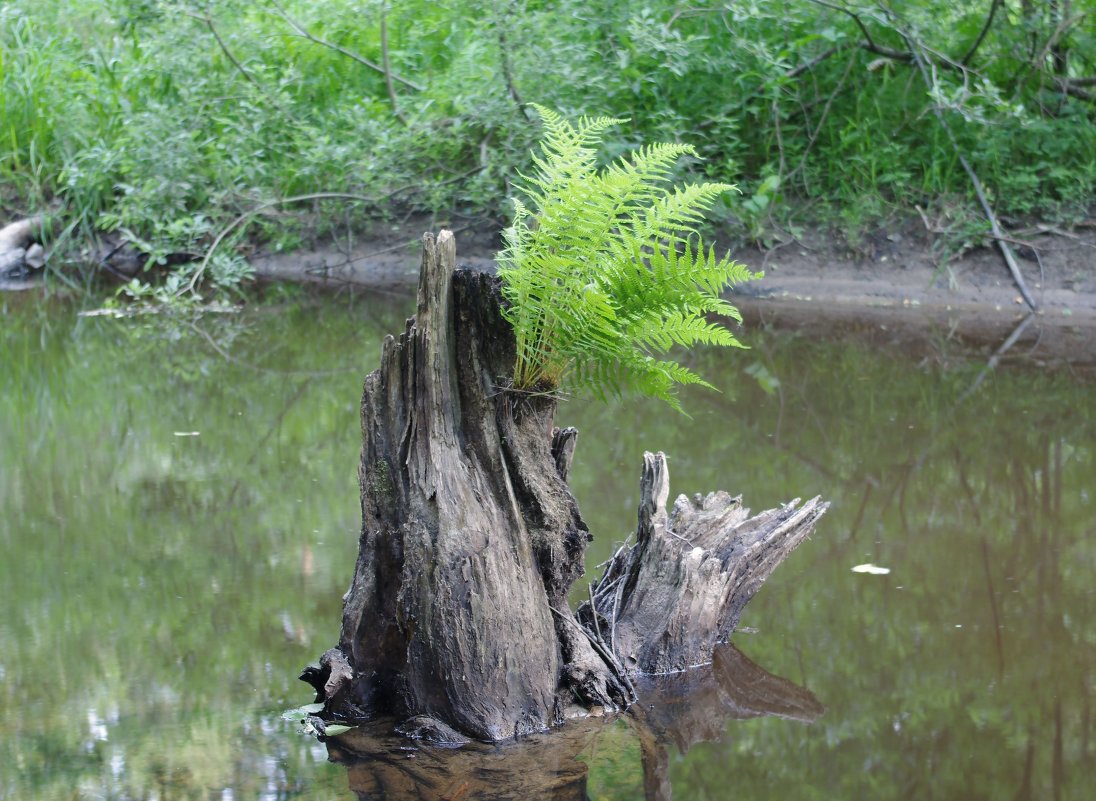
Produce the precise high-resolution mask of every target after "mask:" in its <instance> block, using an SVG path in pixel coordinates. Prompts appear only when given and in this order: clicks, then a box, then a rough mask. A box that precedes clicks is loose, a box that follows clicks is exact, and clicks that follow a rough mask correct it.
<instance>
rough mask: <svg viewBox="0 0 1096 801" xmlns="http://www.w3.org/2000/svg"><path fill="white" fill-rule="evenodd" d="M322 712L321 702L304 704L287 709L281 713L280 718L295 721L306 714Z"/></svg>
mask: <svg viewBox="0 0 1096 801" xmlns="http://www.w3.org/2000/svg"><path fill="white" fill-rule="evenodd" d="M320 712H323V704H305V705H304V706H299V707H296V708H295V709H287V710H286V711H285V712H283V713H282V720H290V721H296V720H300V719H301V718H303V717H307V716H308V715H318V714H319V713H320Z"/></svg>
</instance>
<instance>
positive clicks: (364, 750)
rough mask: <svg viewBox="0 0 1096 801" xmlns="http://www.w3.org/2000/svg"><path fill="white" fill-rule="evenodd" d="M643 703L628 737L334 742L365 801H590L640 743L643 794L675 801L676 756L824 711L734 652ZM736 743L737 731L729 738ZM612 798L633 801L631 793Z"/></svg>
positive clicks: (664, 685) (660, 683)
mask: <svg viewBox="0 0 1096 801" xmlns="http://www.w3.org/2000/svg"><path fill="white" fill-rule="evenodd" d="M639 694H640V702H639V703H638V704H637V705H636V706H635V707H634V708H633V709H632V710H631V711H630V712H629V713H628V714H627V715H625V716H623V717H622V718H620V719H619V721H621V722H624V723H625V724H626V725H627V733H625V734H624V735H623V736H622V732H621V731H620V730H619V728H614V727H613V726H612V725H611V724H607V723H606V722H605V721H604V720H602V719H600V718H589V719H586V720H581V721H574V722H572V723H569V724H568V725H566V726H564V727H563V728H562V729H559V730H557V731H553V732H549V733H547V734H544V735H537V736H534V737H529V738H523V739H522V740H521V741H520V742H517V743H510V744H505V745H501V746H500V745H486V744H478V743H473V744H471V745H466V746H464V747H462V748H459V749H445V748H439V747H432V746H428V745H421V744H416V743H413V742H411V741H408V740H404V739H401V738H399V737H397V736H394V735H391V734H390V733H389V732H390V731H391V727H392V723H391V721H387V722H381V723H380V724H379V725H377V726H375V727H369V728H366V729H363V730H357V731H351V732H349V733H347V734H344V735H342V736H340V737H339V738H337V739H334V740H329V741H328V748H329V750H330V753H331V756H332V758H333V759H335V760H336V761H338V762H342V763H344V764H345V765H346V768H347V773H348V774H349V777H350V789H351V790H353V791H354V793H355V794H356V795H357V796H358V798H359V799H362V801H374V800H375V801H380V799H385V800H386V801H445V799H454V798H468V799H472V798H475V799H480V800H481V801H489V800H491V801H493V800H496V799H532V798H536V799H553V801H587V799H589V797H590V796H589V794H588V778H589V775H590V773H591V772H595V771H599V770H602V769H603V768H604V766H603V765H601V764H599V760H602V761H607V762H609V763H610V764H612V763H614V762H617V761H618V760H619V759H620V758H621V756H622V754H624V753H626V752H627V750H628V745H629V744H630V743H631V742H635V741H638V745H639V757H640V763H641V766H633V771H634V769H635V768H637V767H641V768H642V774H643V787H644V794H645V796H646V798H647V799H648V801H670V799H671V798H672V797H673V791H672V788H671V785H670V779H669V768H670V755H669V749H670V748H673V749H676V751H677V752H678V753H680V754H684V753H686V752H687V751H688V750H689V749H690V748H692V747H693V746H694V745H696V744H698V743H701V742H705V741H718V740H722V739H724V737H725V735H726V734H727V724H728V723H729V722H730V721H734V720H746V719H749V718H756V717H763V716H776V717H781V718H785V719H790V720H797V721H801V722H810V721H813V720H814V719H815V718H817V717H818V716H819V715H820V714H822V711H823V707H822V705H821V704H819V703H818V701H817V700H816V699H815V697H814V696H813V695H812V694H811V693H810V692H809V691H807V690H805V689H803V688H802V687H798V686H796V685H795V684H792V683H791V682H789V681H787V680H786V679H782V678H779V677H777V676H774V675H772V674H771V673H768V672H767V671H765V670H764V669H762V668H761V667H759V666H758V665H756V664H754V663H753V662H751V661H750V660H749V659H748V658H747V657H746V656H745V655H743V654H742V653H741V652H740V651H739V650H738V649H737V648H735V647H734V646H732V645H726V646H722V647H721V648H719V649H718V650H717V651H716V653H715V659H714V662H713V664H711V665H709V666H706V667H704V668H698V669H696V670H693V671H690V672H688V673H683V674H677V675H672V676H659V677H647V678H645V679H644V680H643V681H642V683H641V685H640V686H639ZM731 736H733V730H732V731H731ZM613 789H615V790H617V791H618V792H619V794H617V793H614V796H613V797H619V798H627V797H628V796H627V795H626V794H625V793H624V792H623V790H624V788H613Z"/></svg>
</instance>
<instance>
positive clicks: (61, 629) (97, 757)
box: [0, 296, 1096, 801]
mask: <svg viewBox="0 0 1096 801" xmlns="http://www.w3.org/2000/svg"><path fill="white" fill-rule="evenodd" d="M409 310H410V301H409V300H407V299H402V298H397V299H393V298H378V299H373V300H368V299H366V300H363V299H360V298H359V299H358V300H351V299H348V298H346V297H345V296H344V297H337V298H336V297H328V298H326V299H322V300H297V301H292V302H286V303H281V304H278V305H276V306H273V307H266V308H261V309H258V310H253V311H249V312H247V313H245V314H242V315H222V316H218V317H207V318H205V319H203V320H201V321H199V322H196V323H172V322H170V321H165V320H161V319H146V320H138V321H133V320H128V321H112V320H103V319H77V318H76V317H75V313H74V311H73V310H71V309H68V308H66V307H62V306H58V305H53V306H49V307H43V306H41V305H39V304H38V303H37V302H30V301H28V300H27V299H17V300H16V299H3V298H0V544H2V549H3V550H2V556H0V797H2V798H11V799H26V798H39V799H61V798H64V799H71V798H79V799H85V798H86V799H97V798H106V799H131V798H141V799H160V801H167V799H190V798H201V799H210V798H216V799H246V798H269V799H274V798H306V799H312V798H315V799H329V798H353V797H354V794H353V793H352V792H351V790H350V789H348V773H347V769H346V768H345V767H344V766H342V765H339V764H332V763H330V762H328V755H327V750H326V748H325V747H324V746H322V745H320V744H318V743H316V742H315V741H314V740H311V739H308V738H305V737H303V736H300V735H298V734H297V731H296V726H295V724H293V723H292V722H288V721H285V720H283V719H282V717H281V712H282V711H283V710H285V709H287V708H289V707H292V706H296V705H298V704H301V703H305V702H307V701H308V700H310V698H309V693H308V692H307V688H306V687H305V686H304V685H303V684H301V683H300V682H298V681H297V680H296V678H295V677H296V674H297V672H298V670H299V669H300V668H301V667H302V666H303V665H304V664H306V663H307V662H309V661H310V660H313V659H314V658H316V657H317V656H318V655H319V654H320V653H321V652H322V651H323V650H325V649H326V648H327V647H329V646H330V645H331V644H333V643H334V640H335V638H336V636H337V630H338V621H339V607H340V596H341V595H342V593H343V591H344V590H345V588H346V585H347V584H348V582H349V579H350V575H351V572H352V568H353V561H354V557H355V554H356V538H357V528H358V508H357V489H356V484H355V467H356V459H357V451H358V448H359V434H358V421H357V403H358V395H359V391H360V382H361V378H362V376H363V375H364V373H365V372H367V371H368V370H369V369H372V367H373V366H374V365H375V364H376V360H377V355H378V352H379V343H380V339H381V337H382V336H383V334H384V333H386V332H389V331H397V330H399V329H400V328H401V326H402V319H403V317H404V315H405V314H406V313H408V312H409ZM746 338H747V339H748V340H749V341H751V342H752V343H753V344H754V349H753V350H752V351H750V352H748V353H745V354H741V353H736V354H730V355H729V357H726V358H725V357H724V356H722V355H719V356H705V357H704V358H703V359H702V362H703V364H702V365H701V366H702V368H703V370H704V372H706V374H709V375H711V376H714V377H716V379H717V380H716V383H717V384H719V385H721V386H724V387H727V388H728V391H727V392H726V393H725V394H723V395H715V394H707V395H702V394H693V395H690V396H689V398H688V402H687V407H688V408H689V409H690V411H691V412H692V414H693V418H692V419H691V420H690V419H686V418H683V417H680V416H678V415H676V414H674V413H672V412H670V411H669V410H668V409H665V408H663V407H660V406H658V405H656V404H654V403H638V402H628V403H622V404H617V405H614V406H597V405H590V406H583V405H581V404H579V403H571V404H569V405H568V406H567V407H565V408H564V409H563V411H562V414H561V418H562V420H561V422H565V423H573V424H576V425H578V426H579V427H580V430H581V431H582V435H581V437H580V442H579V450H578V453H577V455H576V468H575V474H574V483H575V485H576V491H577V493H578V495H579V498H580V501H581V502H582V507H583V510H584V512H585V513H586V516H587V519H588V522H589V523H590V524H591V528H592V529H593V530H594V532H595V534H597V535H598V540H597V542H596V543H595V547H594V548H593V550H592V553H591V563H596V562H597V561H600V560H601V559H603V558H604V556H605V555H606V554H607V553H608V551H609V549H610V548H611V546H612V543H613V541H614V539H616V538H619V537H620V536H622V535H623V534H624V533H625V532H626V530H627V529H628V528H629V527H630V526H631V524H632V521H633V517H634V509H635V504H636V500H637V481H638V473H639V464H640V460H641V456H642V452H643V450H644V449H661V450H665V451H666V452H668V453H669V454H670V456H671V462H670V467H671V482H672V486H673V488H674V489H675V490H676V491H681V492H694V491H700V490H709V489H716V488H724V489H729V490H733V491H735V492H742V493H743V494H744V495H745V496H746V499H747V501H748V502H749V503H750V505H751V506H753V507H754V508H755V509H760V508H761V507H764V506H769V505H773V504H775V503H777V502H779V501H782V500H785V499H787V498H789V497H792V496H794V495H804V496H805V495H813V494H815V493H821V494H822V495H824V496H825V497H827V498H829V499H831V500H832V501H833V508H832V509H831V511H830V513H829V514H828V515H827V517H826V518H824V520H823V521H822V523H821V525H820V527H819V529H818V531H817V533H816V534H815V535H814V537H813V539H812V540H810V541H808V542H807V543H806V544H805V545H804V546H803V547H802V548H800V550H799V551H798V552H797V553H796V554H795V555H794V556H793V557H792V558H791V559H790V560H789V561H788V562H787V563H786V564H785V565H783V566H782V567H781V568H780V569H779V570H778V571H777V572H776V574H775V575H774V576H773V578H772V579H771V580H770V582H769V583H768V584H767V586H766V587H765V589H764V590H762V592H761V593H760V594H759V595H758V596H757V598H756V599H755V600H754V602H753V603H752V605H751V606H750V608H749V609H748V610H747V613H746V615H745V617H744V619H743V621H742V623H743V625H744V626H746V627H749V629H750V631H752V632H754V633H743V634H740V635H736V643H737V644H738V646H739V647H740V648H741V649H742V651H743V652H745V653H746V654H747V655H748V656H749V657H750V658H751V659H753V660H754V661H756V662H757V663H759V664H760V665H762V666H763V667H764V668H766V669H767V670H769V671H771V672H773V673H775V674H778V675H781V676H784V677H787V678H788V679H790V680H792V681H793V682H795V683H797V684H800V685H802V686H804V687H806V688H808V689H809V690H811V691H812V692H813V693H814V694H815V695H816V696H817V697H818V699H819V700H820V701H822V703H824V704H825V705H826V707H827V711H826V713H825V714H824V715H823V716H822V717H821V718H819V719H818V720H817V721H816V722H815V723H813V724H810V725H806V724H802V723H795V722H792V721H789V720H784V719H779V718H771V717H770V718H760V719H756V720H749V721H737V722H732V723H730V724H728V727H727V730H726V735H725V737H724V738H723V740H722V741H721V742H719V743H710V744H702V745H698V746H696V747H694V748H692V749H691V750H690V751H689V752H688V753H687V754H677V755H675V754H673V753H671V758H670V759H669V762H668V766H669V782H670V784H671V785H672V791H673V797H674V798H675V799H678V801H681V799H724V798H728V797H731V796H732V795H733V797H735V798H742V799H747V798H772V799H787V798H827V799H835V798H840V799H862V798H938V799H975V798H986V799H999V798H1032V799H1036V798H1055V799H1058V798H1061V799H1082V798H1090V797H1091V787H1092V786H1093V784H1094V782H1096V768H1094V767H1093V765H1096V761H1094V759H1093V757H1094V753H1093V752H1094V751H1096V746H1094V745H1093V742H1092V741H1093V739H1094V736H1093V735H1094V732H1093V710H1092V705H1093V703H1092V699H1093V695H1094V692H1096V590H1094V586H1096V498H1094V495H1096V386H1094V385H1093V384H1091V383H1088V384H1086V383H1085V382H1084V381H1083V380H1082V379H1080V378H1077V377H1076V376H1073V375H1071V374H1070V373H1069V372H1068V371H1059V372H1055V373H1049V372H1045V371H1043V372H1039V371H1035V370H1029V369H1024V368H1023V367H1009V368H1008V369H1006V370H999V371H997V372H996V373H994V374H993V375H992V376H990V377H989V378H988V379H986V380H985V382H984V383H983V384H982V386H981V387H980V388H979V389H978V391H976V392H974V393H972V394H970V395H969V397H967V398H965V399H964V400H960V398H961V397H962V396H963V395H964V392H965V391H966V390H967V388H968V387H969V386H970V384H971V382H972V381H973V380H974V378H975V376H976V375H977V373H978V371H979V369H980V367H981V364H980V363H979V362H977V361H968V360H966V359H965V358H964V357H963V356H962V355H961V354H958V353H956V352H955V349H954V346H953V345H952V344H951V343H950V342H949V341H948V340H947V339H946V338H944V337H943V336H942V335H941V337H940V338H939V339H938V344H937V345H936V346H935V347H934V348H933V349H932V354H933V355H932V357H931V358H928V359H923V358H919V360H918V361H916V362H915V361H912V360H909V359H907V358H905V357H904V356H903V354H902V353H901V352H899V351H897V350H893V349H878V348H867V347H865V346H862V345H858V344H855V343H850V342H823V341H817V340H815V339H811V338H808V337H805V336H797V335H796V334H794V333H788V332H779V331H770V330H755V331H752V332H750V333H748V334H747V337H746ZM869 562H870V563H873V564H875V565H880V566H885V567H888V568H890V569H891V572H890V573H889V574H887V575H866V574H859V573H854V572H852V571H851V568H852V567H853V566H855V565H858V564H862V563H869ZM608 731H609V733H608V734H607V735H606V737H605V738H603V740H601V741H599V742H600V743H601V746H600V748H596V747H595V748H588V749H587V750H586V751H584V752H583V754H582V757H581V758H582V761H583V762H584V763H585V764H587V765H588V766H589V768H588V776H587V777H586V779H585V781H586V789H587V792H588V793H589V797H591V798H594V799H610V798H615V799H634V798H639V797H642V794H643V775H642V770H641V765H640V747H639V745H638V744H637V743H635V742H634V741H633V740H631V739H629V735H628V730H627V727H624V728H621V726H620V724H617V725H616V726H614V727H612V728H611V729H609V730H608ZM671 751H672V749H671ZM378 797H383V796H378ZM389 797H395V796H389Z"/></svg>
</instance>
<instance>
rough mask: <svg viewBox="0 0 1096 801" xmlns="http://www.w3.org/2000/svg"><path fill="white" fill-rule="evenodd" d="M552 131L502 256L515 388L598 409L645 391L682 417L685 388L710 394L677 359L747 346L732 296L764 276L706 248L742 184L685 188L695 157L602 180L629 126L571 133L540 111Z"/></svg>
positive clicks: (646, 156)
mask: <svg viewBox="0 0 1096 801" xmlns="http://www.w3.org/2000/svg"><path fill="white" fill-rule="evenodd" d="M533 108H535V109H536V111H537V113H538V114H539V115H540V118H541V120H542V121H543V123H544V131H545V135H544V140H543V141H542V143H541V154H540V155H537V154H534V155H533V164H534V166H535V170H534V171H533V174H532V175H528V176H526V175H523V176H521V177H522V179H523V181H524V185H523V186H519V189H520V190H521V192H522V194H523V195H524V196H525V200H520V199H514V201H513V202H514V222H513V225H512V226H511V227H510V228H508V229H506V231H505V233H504V240H505V245H504V247H503V249H502V250H501V251H500V252H499V253H498V254H497V256H496V258H497V261H498V265H499V275H500V276H501V277H502V281H503V296H504V297H505V299H506V302H507V303H506V309H505V311H504V314H505V316H506V319H507V320H508V321H509V322H510V324H511V325H512V326H513V328H514V333H515V337H516V340H517V360H516V363H515V365H514V377H513V383H514V388H515V389H518V390H523V391H531V392H543V391H553V390H555V389H556V388H558V387H559V386H560V385H561V384H562V383H563V382H564V381H565V380H567V381H570V382H574V383H576V384H578V385H580V386H584V387H587V388H590V389H591V390H593V391H594V393H595V394H597V395H598V396H600V397H604V396H605V395H610V394H611V395H617V394H622V393H626V392H639V393H641V394H644V395H650V396H653V397H656V398H661V399H662V400H664V401H666V402H667V403H669V404H670V405H671V406H673V407H674V408H675V409H678V410H679V411H680V410H681V405H680V403H679V401H678V398H677V394H676V392H677V388H678V386H679V385H682V384H701V385H703V386H707V387H711V384H709V383H708V382H706V381H704V380H703V379H702V378H701V377H700V376H698V375H696V374H695V373H693V372H692V371H691V370H689V369H688V368H687V367H684V366H683V365H681V364H678V363H677V362H675V361H673V360H672V359H669V358H667V357H666V354H668V353H669V352H670V350H671V349H673V348H674V347H685V348H688V347H691V346H693V345H696V344H706V345H721V346H731V347H743V345H742V344H741V343H740V342H739V341H738V340H737V339H736V338H735V337H734V335H733V334H732V333H731V332H730V331H729V330H727V329H726V328H724V327H723V326H721V325H717V324H713V323H710V322H708V320H707V315H709V314H718V315H723V316H726V317H731V318H733V319H735V320H739V321H741V319H742V318H741V317H740V316H739V314H738V311H737V310H736V309H735V308H734V306H732V305H731V304H730V303H728V302H727V301H725V300H723V299H722V298H721V297H720V295H721V293H722V292H723V290H724V289H725V288H727V287H728V286H732V285H734V284H737V283H741V282H743V281H749V280H751V279H754V278H758V277H760V274H755V273H751V272H750V271H749V270H747V269H746V268H745V267H743V266H742V265H741V264H738V263H736V262H734V261H732V260H731V259H730V258H729V256H723V257H722V258H717V257H716V254H715V250H714V248H708V249H705V247H704V244H703V242H702V241H701V238H700V235H699V234H698V233H697V232H696V231H695V226H696V225H697V224H698V223H699V222H700V221H701V220H702V218H703V214H704V212H705V211H707V210H708V209H709V208H711V205H712V203H713V202H714V201H715V200H716V198H718V197H719V195H721V194H722V193H724V192H727V191H730V190H733V189H734V187H733V186H731V185H730V184H720V183H700V184H690V185H686V186H674V185H673V184H672V183H671V175H672V171H673V169H674V165H675V164H676V163H677V161H678V160H679V159H680V158H681V157H682V156H694V157H695V156H696V151H695V150H694V149H693V148H692V147H691V146H690V145H684V144H675V143H662V144H653V145H648V146H646V147H643V148H641V149H639V150H637V151H635V152H634V153H632V154H631V155H630V156H628V157H625V158H621V159H620V160H618V161H616V162H614V163H612V164H610V165H609V166H607V167H605V168H603V169H601V170H599V169H598V168H597V163H596V162H597V148H598V145H599V144H600V143H601V139H602V136H603V135H604V133H605V131H606V130H607V129H609V128H611V127H612V126H614V125H618V124H620V123H622V122H624V120H618V119H614V118H611V117H583V118H582V119H581V120H579V121H578V123H577V125H572V124H571V123H570V122H568V121H567V120H566V119H564V118H563V117H562V116H560V115H559V114H557V113H556V112H554V111H551V110H550V109H547V108H544V107H541V106H536V105H534V106H533Z"/></svg>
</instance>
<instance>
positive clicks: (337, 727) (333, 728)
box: [323, 723, 354, 737]
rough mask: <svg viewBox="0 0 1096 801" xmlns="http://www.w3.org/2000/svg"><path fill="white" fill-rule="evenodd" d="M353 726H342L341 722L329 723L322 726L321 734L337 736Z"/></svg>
mask: <svg viewBox="0 0 1096 801" xmlns="http://www.w3.org/2000/svg"><path fill="white" fill-rule="evenodd" d="M353 728H354V727H353V726H343V725H342V724H341V723H331V724H328V725H327V726H325V727H324V730H323V734H324V736H325V737H338V736H339V735H340V734H346V732H348V731H350V730H351V729H353Z"/></svg>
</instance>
